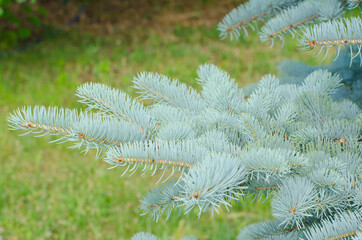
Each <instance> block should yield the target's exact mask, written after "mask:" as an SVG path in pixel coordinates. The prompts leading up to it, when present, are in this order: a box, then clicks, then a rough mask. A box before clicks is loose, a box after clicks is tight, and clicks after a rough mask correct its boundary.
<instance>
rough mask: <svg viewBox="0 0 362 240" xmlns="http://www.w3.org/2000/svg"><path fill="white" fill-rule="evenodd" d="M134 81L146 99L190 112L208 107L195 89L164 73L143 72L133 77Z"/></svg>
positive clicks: (135, 86) (193, 112) (136, 87)
mask: <svg viewBox="0 0 362 240" xmlns="http://www.w3.org/2000/svg"><path fill="white" fill-rule="evenodd" d="M133 83H134V88H135V89H138V90H140V91H141V94H142V95H141V96H142V97H143V98H144V99H151V100H155V101H156V102H158V103H163V104H168V105H170V106H173V107H177V108H180V109H181V110H184V111H187V112H189V113H190V114H195V113H197V112H200V111H201V110H203V109H204V108H205V107H206V105H205V102H204V101H203V100H202V98H201V96H200V95H199V94H198V93H197V92H196V91H195V90H194V89H192V88H190V87H187V86H186V84H183V83H179V82H178V81H175V80H171V79H169V78H168V77H166V76H164V75H159V74H154V73H145V72H143V73H140V74H138V76H136V77H135V78H134V79H133Z"/></svg>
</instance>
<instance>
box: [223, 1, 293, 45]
mask: <svg viewBox="0 0 362 240" xmlns="http://www.w3.org/2000/svg"><path fill="white" fill-rule="evenodd" d="M298 2H299V0H291V1H284V0H270V1H267V2H265V1H264V0H250V1H248V2H246V3H245V4H241V5H239V6H238V7H237V8H235V9H233V10H232V11H231V12H230V13H229V14H227V15H226V16H225V17H224V18H223V20H222V21H221V22H220V23H219V25H218V29H219V30H220V32H221V33H220V37H221V38H226V37H227V36H230V39H233V38H236V39H237V38H239V37H240V30H243V31H244V33H245V35H247V31H246V27H245V26H248V25H250V24H251V23H253V22H256V21H259V20H263V19H264V18H266V17H268V16H269V15H274V14H275V12H277V11H280V10H281V9H283V8H286V7H288V6H291V5H293V4H296V3H298Z"/></svg>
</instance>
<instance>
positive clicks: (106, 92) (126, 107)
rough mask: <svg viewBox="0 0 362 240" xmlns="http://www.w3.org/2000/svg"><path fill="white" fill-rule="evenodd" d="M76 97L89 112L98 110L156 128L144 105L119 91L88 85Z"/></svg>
mask: <svg viewBox="0 0 362 240" xmlns="http://www.w3.org/2000/svg"><path fill="white" fill-rule="evenodd" d="M76 95H77V96H78V97H79V98H80V99H81V101H80V102H82V103H86V104H87V105H88V109H87V110H88V111H90V110H93V109H96V110H100V111H102V112H103V113H104V114H110V115H112V116H114V117H115V118H119V119H122V120H125V121H128V122H130V123H132V124H134V125H137V126H140V127H142V128H151V127H154V123H153V122H152V119H151V116H150V114H149V113H148V112H147V111H146V109H145V108H144V107H143V105H142V104H140V103H139V102H138V101H135V100H133V99H131V97H129V96H128V95H127V94H126V93H124V92H121V91H119V90H117V89H113V88H110V87H108V86H106V85H103V84H97V83H86V84H83V85H82V86H80V87H78V88H77V94H76Z"/></svg>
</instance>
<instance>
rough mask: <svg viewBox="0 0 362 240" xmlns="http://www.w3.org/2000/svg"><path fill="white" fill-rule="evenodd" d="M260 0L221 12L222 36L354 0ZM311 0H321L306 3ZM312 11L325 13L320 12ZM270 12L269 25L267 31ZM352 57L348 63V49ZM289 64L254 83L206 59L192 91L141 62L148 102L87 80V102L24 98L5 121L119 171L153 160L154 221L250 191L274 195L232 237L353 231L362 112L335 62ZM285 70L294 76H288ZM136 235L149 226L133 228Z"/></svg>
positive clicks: (359, 199)
mask: <svg viewBox="0 0 362 240" xmlns="http://www.w3.org/2000/svg"><path fill="white" fill-rule="evenodd" d="M261 2H265V1H261V0H254V1H252V0H251V1H250V2H247V3H246V4H245V5H241V6H240V7H238V8H237V9H236V10H234V11H233V12H231V13H230V14H229V15H228V16H226V17H225V19H224V21H223V23H222V24H220V29H222V27H224V30H225V31H224V33H222V36H226V35H230V36H234V37H235V36H236V37H238V36H239V30H242V29H244V30H245V28H244V27H245V26H244V24H247V25H250V24H251V23H252V22H254V21H256V20H263V21H266V20H267V19H269V18H270V17H269V18H268V16H269V15H275V17H274V18H271V19H270V20H269V22H271V21H272V20H273V19H276V18H277V17H278V16H284V19H287V20H289V19H290V18H291V17H295V18H296V19H295V20H296V22H300V21H301V20H300V18H299V17H301V16H299V15H298V14H290V13H288V12H287V11H291V9H294V8H298V9H299V10H298V11H301V12H299V14H300V15H302V14H305V13H306V12H307V11H306V10H305V9H309V10H310V11H312V10H313V11H316V10H318V11H317V13H318V14H319V15H322V13H323V14H327V13H331V14H332V12H333V14H332V15H328V16H333V19H335V18H338V17H340V16H341V15H340V14H341V12H342V10H343V7H344V6H349V7H354V6H356V5H358V3H359V1H334V2H335V3H336V4H337V3H338V4H339V6H340V7H338V8H337V7H336V5H331V3H332V1H328V2H329V4H326V5H322V4H325V3H324V1H320V3H319V5H318V4H317V3H315V2H310V1H281V0H275V1H274V0H273V1H268V2H269V4H264V5H260V3H261ZM322 2H323V3H322ZM257 3H259V5H258V4H257ZM298 4H299V5H298ZM302 4H304V5H302ZM308 4H317V5H318V6H324V7H326V8H325V9H323V10H324V11H322V10H321V8H317V9H312V8H311V7H310V6H309V5H308ZM347 4H348V5H347ZM313 6H316V5H313ZM308 7H310V8H308ZM327 7H328V8H327ZM245 9H246V10H245ZM336 9H339V10H338V11H335V10H336ZM332 10H333V11H332ZM325 12H326V13H325ZM244 13H245V14H246V13H247V14H248V15H245V16H244V15H243V14H244ZM287 13H288V14H289V15H288V14H287ZM337 13H338V14H337ZM283 14H284V15H283ZM240 16H242V17H240ZM286 16H287V17H286ZM303 16H304V17H305V15H303ZM281 18H282V17H281ZM309 18H310V17H309ZM309 18H308V19H309ZM331 18H332V17H331ZM235 19H236V20H238V21H236V20H235ZM243 19H246V20H243ZM282 19H283V18H282ZM316 19H318V20H325V19H330V18H327V17H326V15H323V17H320V16H318V17H315V18H313V20H314V21H315V20H316ZM229 20H230V21H231V20H233V21H234V20H235V21H234V23H233V25H230V26H229V25H227V23H228V21H229ZM278 21H279V20H278ZM278 21H277V20H274V24H276V23H278ZM308 21H309V20H308ZM360 21H361V20H360V19H359V18H353V19H352V20H349V22H348V21H347V20H343V19H342V20H328V21H327V22H326V23H322V25H315V26H312V27H310V28H313V29H314V30H313V31H311V32H313V33H321V34H320V35H318V36H322V37H323V36H330V35H328V34H327V33H328V31H329V30H330V32H333V31H334V30H335V29H334V30H333V27H336V26H337V28H338V30H341V25H340V23H341V24H342V23H343V24H347V25H346V26H347V29H353V26H355V25H358V24H360ZM235 22H236V23H235ZM269 22H267V23H266V25H265V26H270V27H269V28H270V29H273V31H275V30H276V29H275V28H271V27H273V26H274V25H273V24H269V25H268V23H269ZM280 22H283V21H279V23H280ZM271 23H273V22H271ZM223 24H224V25H223ZM301 24H305V23H304V22H303V23H301ZM323 24H325V25H323ZM234 25H235V26H236V27H232V26H234ZM289 25H290V24H289ZM227 26H228V27H227ZM290 26H291V25H290ZM317 26H320V28H318V27H317ZM359 26H360V25H359ZM297 27H298V26H293V29H295V28H297ZM228 28H229V30H228ZM284 28H285V27H283V28H282V29H284ZM318 29H319V30H318ZM357 30H358V29H357ZM359 30H361V29H359ZM265 31H266V30H265ZM278 31H279V30H278ZM278 31H276V32H278ZM287 32H290V33H293V32H294V30H292V28H290V29H287V30H286V31H282V32H280V33H279V32H278V34H276V35H275V34H274V35H273V34H272V37H270V38H268V37H266V38H268V39H269V40H270V41H271V42H273V40H275V39H278V38H281V39H282V37H280V36H281V35H279V34H285V33H287ZM304 32H305V33H307V32H308V31H307V30H304ZM340 33H342V34H344V33H346V32H345V31H340ZM347 33H348V34H349V32H348V31H347ZM357 33H358V34H360V33H361V31H357ZM323 34H326V35H323ZM270 35H271V34H270V32H269V35H264V37H265V36H270ZM260 36H261V38H262V39H263V37H262V36H263V35H260ZM338 36H339V35H338ZM341 36H342V37H343V38H342V39H349V40H353V42H351V41H350V42H348V43H345V44H344V45H346V46H347V47H348V48H349V49H351V50H352V54H351V55H350V56H351V57H352V58H354V56H355V55H356V54H358V55H357V56H359V57H360V55H361V47H360V46H361V44H360V42H361V40H362V36H361V34H360V35H348V36H352V37H350V38H347V37H345V36H344V35H341ZM311 39H313V38H311ZM338 39H339V38H338ZM303 41H304V40H303ZM303 41H302V42H303ZM312 41H313V40H312ZM315 41H317V42H316V43H315V44H316V45H315V46H317V45H318V44H319V43H320V42H319V41H332V42H331V44H332V45H331V46H336V47H339V45H333V44H334V43H337V39H335V38H331V39H329V38H317V40H315ZM328 44H329V42H328ZM338 44H339V42H338ZM307 45H308V42H307ZM308 46H309V45H308ZM312 47H314V46H312ZM320 47H321V48H323V49H326V47H330V46H329V45H328V46H327V45H321V46H320ZM344 56H345V55H344ZM350 61H352V63H353V64H354V61H355V60H354V59H352V60H350ZM292 64H295V66H297V67H298V69H296V70H295V72H298V71H300V72H298V73H299V75H296V74H295V73H294V71H291V69H292V70H294V69H293V67H291V63H290V62H289V63H287V64H283V65H282V66H283V67H282V68H283V69H285V70H284V72H285V73H288V74H286V77H283V78H280V79H279V78H277V77H275V76H272V75H266V76H264V77H263V78H262V80H261V81H260V82H259V83H258V84H257V86H256V87H255V88H254V89H253V90H251V93H250V94H246V91H249V90H246V89H242V88H239V87H238V85H237V83H236V82H235V80H234V79H232V78H231V77H230V76H229V75H228V74H227V73H226V72H224V71H223V70H221V69H219V68H218V67H216V66H214V65H209V64H205V65H202V66H200V67H199V69H198V71H197V73H198V79H197V81H198V83H199V84H200V85H201V91H200V92H198V91H196V90H194V89H192V88H190V87H188V86H186V85H185V84H183V83H180V82H178V81H177V80H172V79H170V78H168V77H167V76H164V75H159V74H154V73H145V72H144V73H140V74H138V75H137V76H135V77H134V79H133V84H134V88H135V89H137V90H138V91H139V92H140V93H141V97H140V98H141V99H147V100H151V102H152V104H150V105H149V106H144V105H143V104H142V103H140V101H138V100H135V99H132V98H131V97H129V96H128V95H127V94H126V93H124V92H122V91H120V90H117V89H113V88H111V87H108V86H105V85H102V84H94V83H86V84H84V85H82V86H80V87H79V88H78V89H77V96H78V97H79V98H80V101H81V102H83V103H85V104H86V105H87V106H88V108H87V109H86V110H76V109H67V108H62V107H48V108H46V107H39V106H36V107H24V108H22V109H18V110H17V111H15V112H14V113H12V114H11V115H10V116H9V123H10V125H11V127H12V129H14V130H22V131H25V133H36V134H41V135H57V136H59V138H58V140H57V141H59V142H67V141H71V142H74V147H75V148H81V147H82V148H84V150H85V151H88V150H89V149H97V150H98V155H99V156H100V154H101V152H105V160H106V161H107V162H108V163H109V164H111V165H113V166H114V167H120V168H121V169H122V170H123V171H124V173H123V174H126V173H130V174H133V173H135V172H139V173H142V174H144V173H149V174H151V175H153V174H155V173H156V172H161V177H160V179H159V181H162V183H161V184H160V185H159V186H157V187H155V188H154V189H153V190H152V191H150V192H149V193H147V194H146V195H145V196H144V198H143V199H142V201H141V206H140V208H141V209H142V210H143V211H144V213H149V214H152V216H153V217H154V218H155V220H156V221H157V220H158V219H159V218H160V217H164V218H166V219H167V218H169V217H170V216H171V214H175V213H174V212H180V211H183V212H185V213H188V212H190V211H191V210H192V209H194V208H196V209H198V211H199V216H201V214H203V213H205V212H208V211H209V212H211V213H214V212H218V209H219V208H220V207H222V206H224V207H226V208H229V207H231V203H232V200H234V201H240V200H242V199H244V198H247V197H252V198H253V199H254V200H255V201H260V200H263V199H264V200H265V199H271V207H272V213H273V217H274V219H273V220H267V221H265V222H262V223H257V224H253V225H250V226H247V227H246V228H244V229H242V230H241V232H240V233H239V235H238V239H240V240H241V239H312V240H318V239H321V240H322V239H354V240H355V239H361V236H362V209H361V206H362V189H361V180H362V171H361V170H362V112H361V110H360V108H359V107H358V105H357V104H355V103H354V102H353V101H351V100H348V99H341V98H339V99H333V97H334V96H336V94H337V93H338V91H339V89H341V88H342V87H344V84H345V83H344V82H345V81H346V78H345V80H343V79H342V78H341V76H342V77H345V76H344V75H343V74H342V73H343V71H342V70H339V69H338V65H336V66H335V67H333V66H334V65H332V66H325V67H318V68H315V67H309V66H305V65H302V64H300V63H295V62H294V63H293V62H292ZM339 66H341V65H339ZM358 67H359V66H355V65H352V67H351V68H350V69H351V71H354V70H352V68H353V69H354V68H356V69H358ZM321 68H322V69H321ZM356 71H357V72H358V71H360V69H358V70H356ZM293 77H295V78H296V80H297V81H296V82H297V83H298V84H291V80H290V79H292V78H293ZM297 78H298V79H297ZM337 95H338V94H337ZM166 173H167V174H166ZM175 173H177V174H175ZM165 175H168V176H167V177H166V176H165ZM133 239H134V240H136V239H137V240H138V239H157V237H156V236H153V235H151V234H146V233H139V234H136V235H135V236H134V237H133ZM185 239H196V238H195V237H187V238H185Z"/></svg>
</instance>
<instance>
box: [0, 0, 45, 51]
mask: <svg viewBox="0 0 362 240" xmlns="http://www.w3.org/2000/svg"><path fill="white" fill-rule="evenodd" d="M46 14H47V13H46V11H45V10H44V9H43V8H41V7H40V6H38V5H36V0H0V49H5V50H6V49H9V48H12V47H15V46H17V45H18V44H19V43H20V42H22V41H24V40H27V39H29V38H30V37H31V35H32V34H33V33H34V31H36V29H39V28H40V27H41V25H42V22H41V19H40V16H41V15H46Z"/></svg>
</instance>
